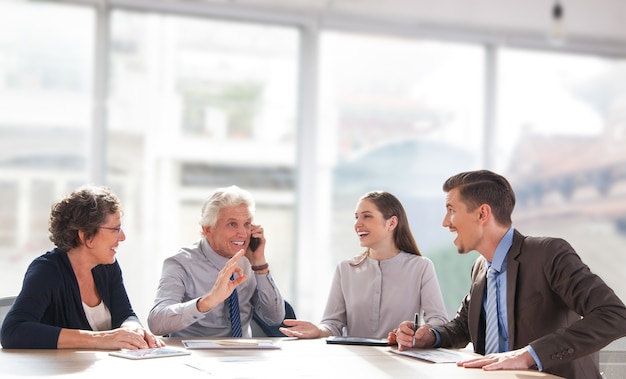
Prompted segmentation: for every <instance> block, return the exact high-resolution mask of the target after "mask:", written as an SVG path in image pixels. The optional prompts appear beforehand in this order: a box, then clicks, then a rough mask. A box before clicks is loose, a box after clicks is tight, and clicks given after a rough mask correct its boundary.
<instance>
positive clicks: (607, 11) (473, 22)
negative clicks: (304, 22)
mask: <svg viewBox="0 0 626 379" xmlns="http://www.w3.org/2000/svg"><path fill="white" fill-rule="evenodd" d="M162 1H168V0H162ZM169 1H170V2H171V1H174V2H176V1H177V0H169ZM180 2H183V3H187V4H190V3H195V4H196V5H199V4H203V5H205V6H206V5H208V6H209V7H213V8H215V7H218V8H219V7H221V8H229V9H238V10H247V11H253V12H265V13H268V14H269V13H274V14H282V15H290V16H294V17H308V18H314V19H315V20H317V22H319V25H322V26H333V27H342V26H343V27H346V26H348V27H349V25H351V24H358V25H359V27H360V28H362V26H363V25H370V26H371V27H372V28H373V29H374V30H376V29H378V28H384V29H387V30H388V29H389V28H392V29H393V28H395V29H398V30H405V31H411V30H412V31H413V32H419V33H422V32H428V31H432V30H436V31H438V33H439V34H445V33H449V34H453V35H454V36H461V37H463V36H466V37H468V38H479V39H485V38H487V39H489V38H491V39H495V40H500V41H502V40H507V39H509V38H510V39H514V38H524V37H525V36H526V37H532V38H536V37H540V36H545V35H546V33H547V32H548V30H549V28H550V27H551V26H552V16H551V15H552V8H553V6H554V4H555V0H180ZM560 3H561V6H562V8H563V19H562V25H563V29H564V32H565V35H566V37H567V39H568V40H570V41H582V42H584V43H585V44H587V45H593V44H605V45H606V44H608V45H611V46H612V49H613V51H615V49H616V47H617V49H618V50H621V51H622V54H621V55H622V56H626V0H560ZM622 49H623V50H622Z"/></svg>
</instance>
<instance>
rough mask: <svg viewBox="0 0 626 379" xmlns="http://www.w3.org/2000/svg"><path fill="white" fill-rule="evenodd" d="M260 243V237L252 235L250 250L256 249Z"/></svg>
mask: <svg viewBox="0 0 626 379" xmlns="http://www.w3.org/2000/svg"><path fill="white" fill-rule="evenodd" d="M260 243H261V239H260V238H256V237H250V250H252V251H256V249H257V248H258V247H259V244H260Z"/></svg>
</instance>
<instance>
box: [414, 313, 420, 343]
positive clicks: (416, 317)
mask: <svg viewBox="0 0 626 379" xmlns="http://www.w3.org/2000/svg"><path fill="white" fill-rule="evenodd" d="M419 323H420V314H419V313H417V312H415V316H414V317H413V346H415V332H417V326H418V325H419Z"/></svg>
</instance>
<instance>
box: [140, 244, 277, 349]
mask: <svg viewBox="0 0 626 379" xmlns="http://www.w3.org/2000/svg"><path fill="white" fill-rule="evenodd" d="M227 261H228V258H226V257H222V256H221V255H219V254H217V253H216V252H215V251H214V250H213V249H212V248H211V246H210V245H209V243H208V241H207V240H206V239H205V238H201V239H200V240H199V241H197V242H196V243H194V244H193V245H191V246H189V247H185V248H182V249H180V251H179V252H178V253H177V254H176V255H173V256H171V257H168V258H167V259H165V261H164V262H163V271H162V273H161V280H160V281H159V287H158V289H157V294H156V299H155V301H154V306H153V307H152V309H151V310H150V313H149V314H148V326H149V327H150V330H151V331H152V333H154V334H157V335H165V334H169V335H170V336H171V337H230V336H231V327H230V318H229V316H228V304H227V302H226V301H224V302H222V303H220V304H218V305H217V306H215V308H213V309H211V310H210V311H208V312H206V313H202V312H200V311H198V308H197V307H196V302H197V301H198V299H199V298H200V297H202V296H204V295H206V294H207V293H209V292H210V291H211V289H212V288H213V284H214V283H215V281H216V280H217V275H218V273H219V271H220V270H221V269H222V268H224V266H225V265H226V262H227ZM238 264H239V267H241V269H242V270H243V272H244V274H245V275H247V276H248V280H246V281H245V282H243V283H242V284H241V285H239V286H238V287H237V294H238V296H239V311H240V313H241V329H242V334H243V335H242V337H245V338H249V337H251V336H252V331H251V329H250V321H251V320H252V313H253V310H254V309H256V310H257V312H258V313H259V315H260V316H261V318H263V319H264V320H265V322H267V323H268V324H269V325H278V324H280V323H281V322H282V321H283V319H284V318H285V303H284V300H283V297H282V295H281V293H280V291H279V289H278V286H277V285H276V284H275V283H274V279H273V278H272V276H271V275H270V274H269V273H267V274H254V273H253V271H252V267H251V266H250V262H249V261H248V260H247V259H245V258H241V259H240V260H239V261H238Z"/></svg>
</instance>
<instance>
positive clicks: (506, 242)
mask: <svg viewBox="0 0 626 379" xmlns="http://www.w3.org/2000/svg"><path fill="white" fill-rule="evenodd" d="M512 245H513V227H512V226H511V227H510V228H509V230H507V232H506V233H505V234H504V237H502V239H501V240H500V243H498V247H496V252H495V254H494V255H493V261H492V262H491V266H492V267H493V268H494V269H496V270H497V271H498V272H502V271H503V269H504V268H505V267H504V264H505V262H506V258H507V255H508V253H509V249H510V248H511V246H512Z"/></svg>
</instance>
